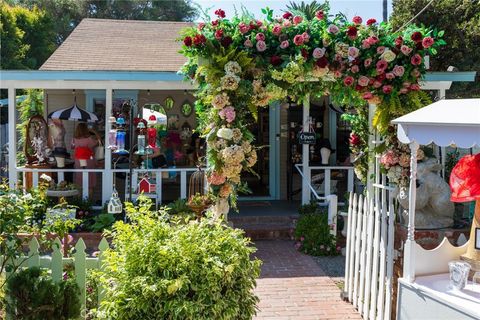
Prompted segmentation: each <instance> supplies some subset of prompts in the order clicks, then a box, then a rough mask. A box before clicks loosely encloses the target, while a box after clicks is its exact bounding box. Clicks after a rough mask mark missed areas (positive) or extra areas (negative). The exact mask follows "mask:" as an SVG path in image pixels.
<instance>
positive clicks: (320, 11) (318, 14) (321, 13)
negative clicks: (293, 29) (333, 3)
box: [315, 10, 325, 20]
mask: <svg viewBox="0 0 480 320" xmlns="http://www.w3.org/2000/svg"><path fill="white" fill-rule="evenodd" d="M315 17H317V19H318V20H323V18H324V17H325V14H324V13H323V11H322V10H319V11H317V12H316V13H315Z"/></svg>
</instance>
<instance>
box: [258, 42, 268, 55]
mask: <svg viewBox="0 0 480 320" xmlns="http://www.w3.org/2000/svg"><path fill="white" fill-rule="evenodd" d="M257 50H258V51H259V52H263V51H265V50H267V45H266V43H265V41H261V40H260V41H257Z"/></svg>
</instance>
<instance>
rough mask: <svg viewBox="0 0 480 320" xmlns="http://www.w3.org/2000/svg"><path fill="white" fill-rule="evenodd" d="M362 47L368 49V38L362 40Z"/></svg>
mask: <svg viewBox="0 0 480 320" xmlns="http://www.w3.org/2000/svg"><path fill="white" fill-rule="evenodd" d="M362 48H363V49H368V48H370V43H368V40H367V39H365V40H363V41H362Z"/></svg>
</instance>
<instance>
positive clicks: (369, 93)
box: [363, 92, 373, 100]
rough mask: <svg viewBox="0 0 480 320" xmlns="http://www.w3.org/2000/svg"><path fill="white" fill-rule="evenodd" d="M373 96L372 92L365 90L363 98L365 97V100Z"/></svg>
mask: <svg viewBox="0 0 480 320" xmlns="http://www.w3.org/2000/svg"><path fill="white" fill-rule="evenodd" d="M372 98H373V94H372V93H371V92H365V93H364V94H363V99H365V100H370V99H372Z"/></svg>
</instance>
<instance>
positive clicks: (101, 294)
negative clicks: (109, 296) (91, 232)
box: [97, 238, 109, 305]
mask: <svg viewBox="0 0 480 320" xmlns="http://www.w3.org/2000/svg"><path fill="white" fill-rule="evenodd" d="M108 248H109V245H108V241H107V239H105V238H102V241H100V244H99V245H98V249H99V251H100V253H99V254H98V269H99V270H104V266H103V262H104V261H105V251H106V250H107V249H108ZM104 297H105V288H104V287H103V286H102V285H101V284H99V287H98V297H97V299H98V305H100V303H101V302H102V300H103V298H104Z"/></svg>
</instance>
